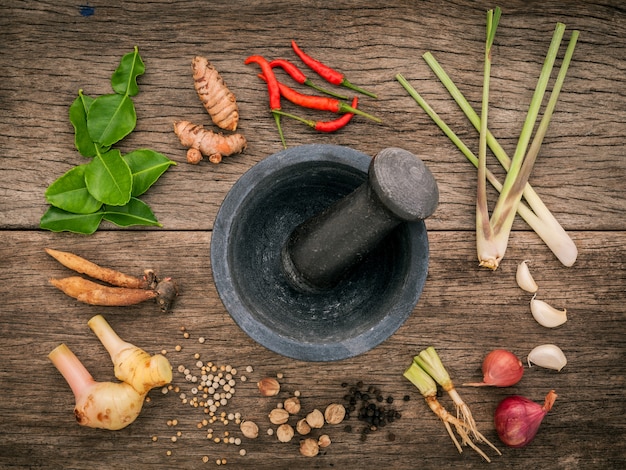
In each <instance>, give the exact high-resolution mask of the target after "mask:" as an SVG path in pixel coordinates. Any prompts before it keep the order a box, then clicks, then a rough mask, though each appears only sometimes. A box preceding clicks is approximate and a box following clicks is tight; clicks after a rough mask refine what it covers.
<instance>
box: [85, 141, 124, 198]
mask: <svg viewBox="0 0 626 470" xmlns="http://www.w3.org/2000/svg"><path fill="white" fill-rule="evenodd" d="M85 183H86V184H87V189H88V190H89V192H90V193H91V195H92V196H93V197H95V198H96V199H98V200H99V201H102V202H103V203H105V204H107V205H111V206H123V205H124V204H126V203H127V202H128V201H129V200H130V193H131V189H132V186H133V175H132V174H131V172H130V168H129V167H128V164H127V163H126V161H125V160H124V159H123V158H122V154H121V153H120V151H119V150H117V149H113V150H109V151H108V152H106V153H103V154H101V155H98V156H97V157H95V158H94V159H93V160H92V161H91V162H90V163H88V164H87V168H86V169H85Z"/></svg>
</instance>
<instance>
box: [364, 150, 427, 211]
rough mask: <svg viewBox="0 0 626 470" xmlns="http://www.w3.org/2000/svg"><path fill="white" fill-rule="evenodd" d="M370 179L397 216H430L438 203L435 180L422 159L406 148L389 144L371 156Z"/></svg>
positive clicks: (382, 200)
mask: <svg viewBox="0 0 626 470" xmlns="http://www.w3.org/2000/svg"><path fill="white" fill-rule="evenodd" d="M369 181H370V185H371V187H372V189H373V190H374V191H375V192H376V194H377V195H378V197H379V198H380V200H381V202H382V203H383V204H384V205H385V207H387V209H389V210H390V211H391V212H392V213H393V214H394V215H395V216H396V217H398V218H399V219H401V220H406V221H409V222H411V221H416V220H420V219H425V218H427V217H429V216H430V215H431V214H432V213H433V212H434V211H435V209H436V208H437V204H438V203H439V189H438V187H437V182H436V181H435V178H434V177H433V174H432V173H431V172H430V170H429V169H428V167H427V166H426V165H424V162H423V161H422V160H420V159H419V158H418V157H416V156H415V155H414V154H412V153H411V152H409V151H408V150H404V149H401V148H396V147H389V148H386V149H384V150H381V151H380V152H379V153H378V154H377V155H376V156H375V157H374V160H372V164H371V166H370V170H369Z"/></svg>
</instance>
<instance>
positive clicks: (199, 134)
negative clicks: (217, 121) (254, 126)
mask: <svg viewBox="0 0 626 470" xmlns="http://www.w3.org/2000/svg"><path fill="white" fill-rule="evenodd" d="M174 132H175V133H176V135H177V136H178V138H179V140H180V143H181V144H182V145H183V146H185V147H187V148H188V149H189V150H188V151H187V161H188V162H189V163H192V164H197V163H199V162H200V160H202V155H206V156H207V157H208V158H209V161H210V162H211V163H219V162H221V161H222V157H226V156H228V155H233V154H235V153H241V152H243V151H244V150H245V148H246V145H247V141H246V138H245V137H244V136H243V135H242V134H231V135H227V136H225V135H222V134H216V133H215V132H213V131H211V130H209V129H205V128H204V127H203V126H202V125H199V124H193V123H191V122H189V121H176V122H174Z"/></svg>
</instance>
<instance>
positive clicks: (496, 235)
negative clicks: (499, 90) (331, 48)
mask: <svg viewBox="0 0 626 470" xmlns="http://www.w3.org/2000/svg"><path fill="white" fill-rule="evenodd" d="M496 23H497V21H496V19H493V18H492V19H491V20H489V16H488V22H487V25H488V40H487V43H486V46H487V47H486V55H485V57H486V61H485V74H484V84H486V85H487V88H486V89H485V87H484V89H483V92H484V96H483V109H482V111H483V112H482V114H483V116H482V118H481V117H479V116H478V114H477V113H476V112H475V111H474V110H473V109H472V107H471V105H470V104H469V102H468V101H467V100H466V99H465V97H464V96H463V95H462V94H461V92H460V91H459V90H458V88H457V87H456V85H455V84H454V82H453V81H452V80H451V79H450V77H449V76H448V75H447V74H446V73H445V71H444V70H443V68H442V67H441V66H440V65H439V64H438V63H437V61H436V60H435V58H434V57H433V56H432V54H431V53H429V52H427V53H426V54H424V56H423V57H424V60H425V61H426V62H427V63H428V65H429V66H430V67H431V69H432V70H433V72H434V73H435V75H437V77H438V78H439V79H440V81H441V82H442V84H443V85H444V86H445V87H446V88H447V90H448V91H449V93H450V95H451V96H452V97H453V98H454V100H455V101H456V102H457V104H458V105H459V106H460V107H461V109H462V110H463V112H464V113H465V115H466V117H467V118H468V119H469V120H470V122H471V123H472V125H473V126H474V127H475V128H476V129H477V130H479V132H480V141H479V157H476V156H475V155H474V154H473V153H472V152H471V151H470V150H469V148H468V147H467V146H466V145H465V144H464V143H463V142H462V141H461V140H460V139H459V138H458V136H457V135H456V134H455V133H454V132H453V131H452V130H451V129H450V128H449V127H448V126H447V125H446V123H445V122H444V121H443V120H442V119H441V118H440V117H439V116H438V115H437V114H436V113H435V111H434V110H433V109H432V108H431V107H430V106H429V105H428V104H427V103H426V101H425V100H424V99H423V98H422V97H421V96H420V95H419V94H418V93H417V92H416V91H415V90H414V89H413V88H412V87H411V85H410V84H409V83H408V82H407V81H406V80H405V79H404V77H402V75H400V74H398V75H396V79H397V80H398V81H399V82H400V84H401V85H402V86H403V87H404V88H405V89H406V90H407V92H408V93H409V94H410V95H411V97H413V98H414V99H415V101H416V102H417V103H418V104H419V105H420V106H421V107H422V108H423V109H424V111H425V112H426V113H427V114H428V115H429V116H430V118H431V119H432V120H433V121H434V122H435V123H436V124H437V125H438V126H439V127H440V129H441V130H442V131H443V132H444V134H446V136H448V138H450V140H451V141H452V142H453V143H454V144H455V145H456V146H457V147H458V148H459V150H461V152H462V153H463V154H464V155H465V156H466V158H467V159H468V160H469V161H470V162H471V163H472V164H473V165H474V166H476V167H477V168H478V169H479V178H478V180H479V188H478V191H479V192H478V198H479V199H480V200H477V209H478V212H477V236H478V238H477V250H478V255H479V262H480V263H481V265H484V266H486V267H489V268H492V269H497V267H498V265H499V262H500V260H501V258H502V257H503V256H504V252H505V251H506V247H507V245H508V238H509V234H510V230H511V226H512V223H513V220H514V217H515V213H516V212H518V213H519V214H520V216H521V217H522V218H523V219H524V220H525V221H526V222H527V223H528V224H529V225H530V226H531V227H532V228H533V230H534V231H535V232H536V233H537V234H538V235H539V237H540V238H541V239H542V240H543V241H544V242H545V243H546V245H547V246H548V247H549V248H550V249H551V250H552V252H553V253H554V254H555V255H556V257H557V258H558V259H559V260H560V261H561V263H563V264H564V265H565V266H571V265H573V264H574V262H575V261H576V257H577V255H578V250H577V248H576V245H575V244H574V242H573V241H572V240H571V238H570V237H569V236H568V235H567V233H566V232H565V230H563V228H562V227H561V225H560V224H559V223H558V222H557V220H556V219H555V218H554V216H553V215H552V214H551V213H550V211H549V210H548V209H547V208H546V206H545V205H544V204H543V202H542V201H541V199H540V198H539V196H538V195H537V193H536V192H535V191H534V189H533V188H532V187H531V186H530V185H529V184H528V177H529V175H530V172H531V170H532V166H533V165H534V161H535V159H536V157H537V155H538V153H539V149H540V147H541V143H542V141H543V138H544V136H545V134H546V132H547V128H548V125H549V122H550V119H551V117H552V113H553V111H554V108H555V106H556V102H557V100H558V96H559V93H560V90H561V87H562V85H563V82H564V80H565V75H566V72H567V69H568V67H569V63H570V61H571V58H572V55H573V52H574V47H575V44H576V41H577V39H578V31H573V32H572V35H571V38H570V42H569V46H568V48H567V51H566V52H565V56H564V58H563V61H562V64H561V68H560V71H559V74H558V77H557V79H556V81H555V83H554V86H553V89H552V93H551V96H550V99H549V102H548V104H547V106H546V108H545V110H544V114H543V117H542V119H541V122H540V124H539V126H538V128H537V131H536V133H535V137H534V139H533V141H532V143H531V144H530V147H528V144H529V141H530V136H531V134H532V131H533V128H534V124H535V122H536V119H537V115H538V111H539V108H540V106H541V103H542V101H543V95H544V93H545V90H546V87H547V82H548V80H549V78H550V74H551V70H552V67H553V65H554V61H555V58H556V54H557V52H558V48H559V45H560V42H561V38H562V36H563V33H564V30H565V26H564V25H563V24H561V23H559V24H557V27H556V29H555V32H554V35H553V38H552V43H551V45H550V48H549V51H548V54H547V56H546V60H545V62H544V64H543V67H542V71H541V75H540V78H539V81H538V83H537V87H536V90H535V93H534V95H533V98H532V100H531V103H530V106H529V110H528V114H527V117H526V120H525V122H524V125H523V128H522V131H521V134H520V137H519V140H518V145H517V148H516V151H515V154H514V156H513V158H512V159H510V158H509V157H508V156H507V154H506V152H505V151H504V150H503V149H502V147H501V146H500V145H499V144H498V142H497V140H496V139H495V138H494V136H493V135H492V134H491V133H490V132H489V130H488V128H487V123H486V114H487V113H486V111H485V108H486V105H487V98H488V73H489V71H490V56H489V55H488V52H487V51H490V49H491V42H490V39H492V38H491V33H494V34H495V27H494V26H495V25H496ZM485 142H486V144H487V145H488V146H489V148H490V149H491V150H492V152H493V153H494V155H495V156H496V158H497V159H498V160H499V161H500V163H501V165H502V166H503V167H504V169H505V170H506V171H507V176H506V178H505V181H504V183H503V184H502V183H500V182H499V181H498V180H497V179H496V178H495V177H494V176H493V174H492V173H491V172H490V171H489V170H487V169H486V168H485V167H484V166H483V163H482V160H481V157H482V154H483V153H484V152H485V149H484V144H485ZM527 149H528V150H527ZM481 168H482V169H481ZM485 178H486V179H487V180H488V181H489V182H490V183H491V184H492V185H493V186H494V188H496V190H498V191H499V192H500V193H501V194H500V197H499V198H498V201H497V203H496V207H495V208H494V211H493V214H492V215H491V218H490V219H488V214H487V213H486V211H485V202H484V199H485V198H486V196H485V194H484V184H483V183H482V182H484V180H485ZM522 195H523V197H524V199H525V200H526V202H527V203H528V206H530V207H528V206H526V205H525V204H523V203H522V202H521V198H522Z"/></svg>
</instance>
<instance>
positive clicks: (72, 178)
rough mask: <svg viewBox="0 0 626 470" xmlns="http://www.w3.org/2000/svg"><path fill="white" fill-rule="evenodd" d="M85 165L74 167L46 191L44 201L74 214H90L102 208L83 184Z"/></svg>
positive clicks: (100, 203)
mask: <svg viewBox="0 0 626 470" xmlns="http://www.w3.org/2000/svg"><path fill="white" fill-rule="evenodd" d="M86 167H87V165H79V166H75V167H74V168H72V169H71V170H69V171H68V172H67V173H65V174H64V175H63V176H61V177H60V178H58V179H57V180H56V181H55V182H53V183H52V184H51V185H50V186H48V189H46V193H45V195H46V200H47V201H48V202H49V203H50V204H52V205H53V206H55V207H58V208H59V209H63V210H66V211H68V212H74V213H75V214H92V213H94V212H96V211H97V210H98V209H100V207H102V202H100V201H98V200H97V199H96V198H94V197H93V196H92V195H91V194H90V193H89V191H88V190H87V185H86V184H85V169H86Z"/></svg>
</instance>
